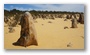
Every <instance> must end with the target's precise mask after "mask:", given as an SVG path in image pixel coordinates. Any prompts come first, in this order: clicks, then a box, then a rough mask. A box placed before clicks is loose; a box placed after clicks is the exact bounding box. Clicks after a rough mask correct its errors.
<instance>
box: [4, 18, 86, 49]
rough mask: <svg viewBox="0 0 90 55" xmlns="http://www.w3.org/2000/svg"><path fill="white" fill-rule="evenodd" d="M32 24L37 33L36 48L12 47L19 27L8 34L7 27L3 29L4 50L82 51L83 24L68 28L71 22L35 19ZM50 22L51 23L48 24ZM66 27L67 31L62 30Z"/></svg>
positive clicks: (17, 36) (18, 32) (16, 38)
mask: <svg viewBox="0 0 90 55" xmlns="http://www.w3.org/2000/svg"><path fill="white" fill-rule="evenodd" d="M36 21H37V23H34V25H35V28H36V32H37V41H38V46H34V45H32V46H29V47H26V48H25V47H22V46H14V45H12V43H14V42H16V41H17V40H18V38H19V37H20V30H21V29H20V28H21V27H20V26H19V25H18V26H17V27H14V29H15V32H13V33H9V32H8V31H9V30H8V26H7V27H4V48H5V49H84V24H78V28H74V29H73V28H70V27H71V21H70V20H67V21H64V19H60V18H57V19H55V20H51V19H46V20H43V19H36ZM49 21H51V22H52V23H48V22H49ZM65 26H67V27H68V29H64V27H65Z"/></svg>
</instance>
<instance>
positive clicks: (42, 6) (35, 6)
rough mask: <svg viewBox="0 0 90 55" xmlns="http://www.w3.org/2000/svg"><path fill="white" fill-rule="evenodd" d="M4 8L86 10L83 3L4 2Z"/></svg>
mask: <svg viewBox="0 0 90 55" xmlns="http://www.w3.org/2000/svg"><path fill="white" fill-rule="evenodd" d="M4 9H6V10H12V9H18V10H22V11H25V10H48V11H71V12H84V5H83V4H4Z"/></svg>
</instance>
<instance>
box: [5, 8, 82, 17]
mask: <svg viewBox="0 0 90 55" xmlns="http://www.w3.org/2000/svg"><path fill="white" fill-rule="evenodd" d="M24 12H26V11H21V10H17V9H13V10H10V11H8V10H5V9H4V16H13V15H15V14H17V15H21V14H23V13H24ZM28 12H30V13H31V14H33V15H38V14H79V13H81V14H83V12H68V11H36V10H31V11H28Z"/></svg>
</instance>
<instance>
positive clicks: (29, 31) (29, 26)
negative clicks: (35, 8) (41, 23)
mask: <svg viewBox="0 0 90 55" xmlns="http://www.w3.org/2000/svg"><path fill="white" fill-rule="evenodd" d="M20 24H21V32H20V38H19V39H18V41H17V42H15V43H13V44H14V45H20V46H25V47H27V46H30V45H38V43H37V39H36V38H37V35H36V31H35V27H34V23H33V18H32V16H31V14H30V13H29V12H25V13H24V14H23V16H22V17H21V21H20Z"/></svg>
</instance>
